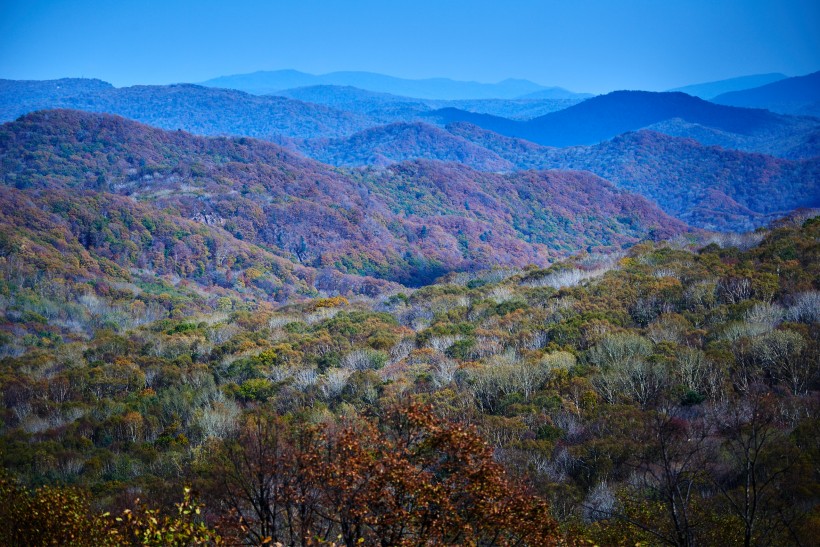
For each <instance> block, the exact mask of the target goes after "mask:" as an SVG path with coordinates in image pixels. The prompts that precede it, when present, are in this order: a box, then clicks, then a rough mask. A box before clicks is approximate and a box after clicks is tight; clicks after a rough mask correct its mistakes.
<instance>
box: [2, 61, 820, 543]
mask: <svg viewBox="0 0 820 547" xmlns="http://www.w3.org/2000/svg"><path fill="white" fill-rule="evenodd" d="M297 75H298V74H297ZM251 76H253V78H251V80H253V79H256V80H258V79H259V78H263V77H268V76H270V74H268V75H267V76H266V75H265V74H264V73H261V74H257V75H251ZM276 76H277V77H282V78H286V79H287V78H289V77H291V76H293V74H288V73H284V74H276ZM789 80H795V79H787V80H783V81H784V82H786V83H785V84H783V85H785V88H788V89H792V88H793V87H794V85H795V84H794V82H791V83H789ZM249 81H250V80H249ZM801 82H803V81H802V80H801V81H800V82H797V84H800V85H802V83H801ZM434 83H435V82H434ZM776 83H777V84H780V82H776ZM428 84H429V82H428ZM439 84H441V82H439ZM445 84H446V82H445ZM519 84H520V82H519V83H518V84H517V83H516V82H514V81H513V82H507V83H506V84H505V85H507V86H512V87H513V88H515V87H516V86H518V85H519ZM442 85H444V84H442ZM447 85H449V84H447ZM476 85H479V84H476ZM499 85H501V84H499ZM783 85H781V86H780V87H778V88H776V89H775V91H777V90H778V89H781V88H783ZM798 88H799V89H798V91H800V90H802V89H803V87H800V86H798ZM801 92H802V91H801ZM567 93H568V92H565V91H563V90H560V89H546V90H541V91H538V92H537V93H536V94H534V95H533V96H529V97H525V98H518V99H513V100H501V99H498V100H496V99H492V100H489V99H488V100H474V101H469V100H462V101H433V100H421V99H408V98H407V97H398V96H394V95H388V94H385V93H375V92H372V91H370V92H368V91H363V90H359V89H355V88H345V87H339V86H338V85H330V86H328V85H324V86H315V87H309V88H301V89H296V90H291V91H290V92H288V93H283V95H287V96H288V97H285V96H263V95H250V94H247V93H242V92H240V91H235V90H227V89H216V88H207V87H201V86H194V85H188V84H184V85H175V86H134V87H131V88H120V89H117V88H114V87H112V86H110V85H109V84H106V83H105V82H101V81H97V80H58V81H53V82H12V81H0V117H3V118H4V119H5V118H8V119H11V118H13V117H15V116H18V115H20V114H23V115H22V116H21V117H20V118H18V119H16V120H15V121H10V122H9V123H6V124H4V125H2V126H0V396H2V398H3V403H4V404H3V409H2V411H0V460H2V467H3V470H2V472H0V544H2V545H26V546H28V545H88V546H103V545H129V544H130V545H300V546H307V545H328V546H330V545H335V546H340V545H344V546H353V545H384V546H387V545H442V544H451V545H476V546H477V545H481V546H491V545H499V546H500V545H505V546H506V545H510V546H511V545H522V546H523V545H530V546H544V545H623V546H632V545H673V546H687V547H694V546H696V545H727V546H732V545H743V546H787V545H805V546H809V545H814V544H816V543H817V538H818V537H820V421H818V403H819V402H820V398H818V395H820V216H818V215H817V213H818V211H817V210H816V209H815V210H812V209H811V208H812V207H818V206H820V191H819V190H818V180H820V179H819V178H818V174H820V173H819V172H818V159H817V151H818V149H817V144H818V142H820V140H818V138H817V136H818V135H819V134H820V120H818V119H816V118H809V117H797V116H786V115H777V114H773V113H771V112H767V111H764V110H752V109H742V108H733V107H728V106H722V105H717V104H713V103H708V102H705V101H702V100H700V99H696V98H694V97H690V96H687V95H684V94H682V93H644V92H617V93H611V94H609V95H605V96H600V97H595V98H592V99H589V100H586V101H584V102H580V103H578V104H575V103H577V102H578V101H580V100H581V99H582V97H579V96H572V94H569V96H565V94H567ZM556 94H557V95H556ZM792 94H794V93H792ZM775 95H776V96H773V95H770V94H768V93H767V94H766V97H768V99H767V100H770V99H771V100H774V99H777V100H782V99H783V97H784V96H786V95H783V94H775ZM515 96H516V97H517V96H518V95H515ZM772 97H774V99H772ZM812 97H814V95H810V96H809V99H812ZM809 99H807V100H809ZM750 100H751V99H750ZM761 100H762V99H761ZM812 100H813V99H812ZM302 101H311V102H302ZM561 101H568V102H570V103H572V104H573V106H569V105H567V104H563V103H561V104H559V103H560V102H561ZM807 104H809V105H810V104H813V103H807ZM558 106H569V108H565V109H563V110H560V111H558V112H552V110H555V109H557V108H558ZM45 107H48V108H55V107H70V108H77V109H79V110H44V111H38V112H32V111H33V110H37V109H39V108H45ZM436 108H439V109H440V110H433V109H436ZM462 108H463V109H465V110H461V109H462ZM800 108H803V106H801V107H800ZM467 110H470V112H468V111H467ZM89 111H91V112H89ZM102 112H108V113H102ZM110 113H119V114H121V115H124V116H127V117H129V118H132V119H136V120H140V121H144V122H147V123H151V124H153V125H157V126H159V127H162V128H165V129H166V130H163V129H159V128H156V127H149V126H146V125H142V124H141V123H138V122H137V121H132V120H129V119H125V118H121V117H119V116H116V115H112V114H110ZM493 114H498V115H504V116H508V118H499V117H497V116H494V115H493ZM513 118H515V119H513ZM450 122H452V123H450ZM593 122H594V123H593ZM168 129H170V130H168ZM182 129H184V130H185V131H183V130H182ZM186 131H192V132H193V133H199V134H203V135H218V136H211V137H205V136H196V135H194V134H191V133H188V132H186ZM624 131H629V132H627V133H623V132H624ZM226 135H237V136H236V137H230V136H226ZM251 137H259V138H262V139H265V140H256V139H254V138H251ZM520 137H526V138H529V139H531V141H527V140H523V139H522V138H520ZM556 139H558V140H556ZM562 139H563V140H562ZM604 139H608V140H605V141H604V142H599V141H602V140H604ZM536 142H540V143H541V144H536ZM550 144H562V145H563V144H572V145H577V146H570V147H567V148H552V147H550V146H546V145H550ZM715 144H719V145H721V146H726V147H727V148H731V149H724V148H719V147H717V146H710V145H715ZM739 150H744V151H739ZM297 151H298V152H297ZM766 154H770V155H766ZM305 156H310V157H314V158H319V159H320V160H321V161H325V162H327V163H329V164H331V165H328V164H324V163H319V161H316V160H315V159H309V158H308V157H305ZM544 169H548V170H544ZM778 219H779V220H778ZM707 230H718V231H717V232H715V231H707ZM721 231H725V232H721Z"/></svg>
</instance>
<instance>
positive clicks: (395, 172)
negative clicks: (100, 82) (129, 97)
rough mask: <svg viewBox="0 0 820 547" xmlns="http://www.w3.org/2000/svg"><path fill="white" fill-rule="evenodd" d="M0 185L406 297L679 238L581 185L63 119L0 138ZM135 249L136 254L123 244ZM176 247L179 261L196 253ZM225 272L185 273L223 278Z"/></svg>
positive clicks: (584, 176)
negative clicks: (124, 205) (193, 227)
mask: <svg viewBox="0 0 820 547" xmlns="http://www.w3.org/2000/svg"><path fill="white" fill-rule="evenodd" d="M0 176H2V180H3V183H4V184H5V185H6V186H8V187H11V188H14V189H16V190H17V191H20V192H24V193H25V198H26V199H28V200H31V201H32V202H33V203H34V204H35V206H37V207H40V208H41V209H43V210H46V211H52V212H53V211H54V206H51V205H48V204H47V203H46V202H44V201H43V200H44V199H46V198H47V197H48V196H53V195H54V194H55V193H58V194H59V195H61V196H62V198H63V199H64V200H66V201H68V202H70V203H73V199H74V198H73V197H72V196H74V195H75V194H76V195H78V196H83V195H85V193H86V192H97V193H100V194H102V195H105V196H109V195H113V196H127V197H128V198H129V199H130V200H136V201H137V202H138V203H140V204H142V205H143V206H146V207H151V208H154V209H156V210H158V211H164V212H165V214H171V215H173V216H174V218H177V217H178V218H179V219H181V220H180V221H179V222H182V223H188V222H190V221H192V220H193V221H196V222H198V223H199V224H203V225H205V226H210V227H216V228H218V229H219V230H220V234H224V237H230V238H233V239H234V240H238V241H241V242H243V243H242V244H243V245H254V246H255V247H254V249H255V248H259V249H263V250H267V251H268V253H272V254H273V255H275V256H279V257H281V258H284V259H286V260H288V261H290V262H292V263H296V264H297V265H299V266H302V267H309V268H313V269H315V270H316V271H322V270H323V269H326V268H333V269H335V270H337V271H340V272H342V273H345V274H357V275H370V276H373V277H377V278H381V279H385V280H388V281H394V282H400V283H403V284H410V285H418V284H423V283H426V282H429V281H430V280H432V279H433V278H435V277H437V276H439V275H441V274H442V273H445V272H447V271H451V270H464V269H473V268H481V267H489V266H492V265H498V264H511V265H520V266H522V265H526V264H530V263H534V264H547V263H549V262H550V261H551V260H553V259H554V258H556V257H560V256H565V255H567V254H570V253H572V252H574V251H576V250H578V249H598V250H604V249H617V248H621V247H622V246H625V245H629V244H632V243H634V242H636V241H638V240H640V239H642V238H645V237H648V236H651V237H666V236H671V235H674V234H677V233H681V232H683V231H686V230H687V227H686V225H685V224H684V223H682V222H680V221H678V220H675V219H673V218H672V217H670V216H668V215H666V214H665V213H663V212H662V211H661V210H660V209H658V208H657V206H655V205H654V204H652V203H651V202H649V201H648V200H646V199H645V198H643V197H641V196H638V195H636V194H631V193H628V192H626V191H623V190H619V189H617V188H616V187H615V186H613V185H612V184H611V183H609V182H607V181H605V180H603V179H601V178H599V177H596V176H595V175H592V174H589V173H582V172H572V171H547V172H531V171H523V172H514V173H510V174H503V175H502V174H495V173H482V172H478V171H475V170H473V169H471V168H469V167H467V166H464V165H459V164H453V163H441V162H435V161H421V160H418V161H411V162H405V163H400V164H396V165H393V166H390V167H389V168H387V169H375V170H373V169H364V170H361V169H359V170H352V171H339V170H338V169H336V168H331V167H328V166H326V165H324V164H321V163H318V162H315V161H313V160H308V159H304V158H300V157H298V156H295V155H293V154H292V153H289V152H287V151H286V150H284V149H283V148H281V147H279V146H277V145H275V144H272V143H267V142H263V141H258V140H253V139H248V138H239V139H227V138H204V137H197V136H193V135H190V134H188V133H185V132H182V131H173V132H166V131H162V130H160V129H156V128H151V127H148V126H145V125H141V124H139V123H136V122H132V121H129V120H126V119H123V118H120V117H115V116H111V115H104V114H93V113H85V112H78V111H68V110H57V111H43V112H38V113H34V114H30V115H27V116H24V117H22V118H20V119H19V120H17V121H15V122H11V123H7V124H5V125H4V126H2V130H0ZM48 199H51V198H48ZM106 199H110V200H111V204H112V206H113V205H114V204H116V203H120V202H121V201H119V200H121V198H120V197H117V198H116V199H115V198H108V197H107V198H106ZM59 207H80V206H79V205H73V206H71V205H60V206H59ZM126 216H128V215H126ZM131 216H134V215H131ZM92 224H93V223H92ZM102 224H103V225H105V224H106V222H105V221H103V222H102ZM99 229H102V228H99ZM98 231H99V230H98ZM72 233H74V235H75V237H78V238H79V240H80V241H81V242H86V243H89V242H91V243H89V244H93V243H94V242H97V241H103V242H106V245H108V246H109V247H110V244H111V243H112V241H111V240H113V242H115V243H116V245H115V246H116V247H117V249H119V251H118V252H115V251H113V250H112V251H110V252H111V253H113V254H112V256H113V257H114V258H115V259H117V260H120V261H121V262H120V265H121V267H123V268H126V269H128V268H133V267H138V266H137V265H136V264H134V263H133V261H134V260H135V258H134V256H136V255H140V250H139V249H141V248H142V247H140V245H149V243H147V242H145V241H144V240H143V239H140V238H139V237H138V236H137V235H136V234H130V233H128V232H127V231H124V232H119V233H113V234H109V233H108V232H105V233H104V234H103V235H100V236H94V237H90V236H83V235H82V234H83V233H84V232H83V231H82V230H80V231H79V232H78V231H75V232H72ZM132 237H137V238H138V241H137V242H135V244H136V245H137V247H138V248H137V249H133V245H132V244H127V243H126V241H127V240H130V239H131V238H132ZM176 243H178V242H174V246H176ZM183 243H184V245H183V246H181V247H180V253H179V256H186V257H187V256H196V255H197V253H198V252H200V251H201V252H205V251H204V250H200V251H197V250H195V249H192V248H191V245H192V244H189V243H188V242H185V241H183ZM123 245H124V247H123ZM150 245H153V243H151V244H150ZM92 247H93V245H92ZM185 247H187V248H188V249H187V250H185ZM164 248H165V254H167V252H168V247H167V246H166V247H164ZM174 248H175V247H174ZM205 248H206V249H207V245H206V246H205ZM126 251H129V252H126ZM209 252H210V253H211V255H212V254H213V251H212V250H211V251H209ZM140 256H141V255H140ZM145 260H146V261H147V262H150V260H148V259H145ZM222 267H223V266H220V267H216V266H214V267H213V268H210V267H204V268H197V267H193V266H191V271H190V272H188V270H184V271H185V272H188V274H190V275H203V276H204V275H206V274H207V275H217V274H219V275H222V276H224V275H226V272H225V271H224V270H221V269H220V268H222ZM214 268H215V269H214ZM268 269H269V268H268ZM260 271H262V272H267V269H264V268H263V269H261V270H260ZM192 272H193V273H192ZM180 273H181V272H180V271H176V274H177V275H180ZM202 282H203V283H205V281H202Z"/></svg>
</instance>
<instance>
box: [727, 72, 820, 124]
mask: <svg viewBox="0 0 820 547" xmlns="http://www.w3.org/2000/svg"><path fill="white" fill-rule="evenodd" d="M714 101H715V102H716V103H719V104H726V105H732V106H742V107H747V108H766V109H768V110H771V111H772V112H779V113H781V114H797V115H803V116H818V117H820V72H814V73H812V74H807V75H806V76H797V77H795V78H787V79H785V80H780V81H777V82H774V83H770V84H768V85H762V86H760V87H755V88H754V89H746V90H743V91H734V92H731V93H723V94H721V95H718V96H717V97H715V98H714Z"/></svg>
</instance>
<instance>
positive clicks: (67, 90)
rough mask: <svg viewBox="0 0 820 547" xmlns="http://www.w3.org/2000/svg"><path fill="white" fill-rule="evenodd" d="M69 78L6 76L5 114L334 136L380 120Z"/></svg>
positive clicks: (190, 90)
mask: <svg viewBox="0 0 820 547" xmlns="http://www.w3.org/2000/svg"><path fill="white" fill-rule="evenodd" d="M71 83H72V85H70V86H67V85H66V84H65V83H64V81H63V80H53V81H48V82H35V83H31V82H18V81H10V80H5V81H3V82H2V85H0V113H2V114H3V117H2V118H1V119H2V120H3V121H9V120H12V119H14V118H16V117H17V116H19V115H21V114H25V113H28V112H31V111H34V110H44V109H50V108H73V109H77V110H85V111H90V112H106V113H110V114H117V115H120V116H125V117H128V118H131V119H133V120H137V121H140V122H143V123H148V124H151V125H155V126H157V127H161V128H164V129H172V130H176V129H184V130H186V131H190V132H193V133H197V134H202V135H237V136H249V137H257V138H265V139H271V138H277V137H280V136H285V137H297V138H312V137H336V136H341V135H349V134H351V133H354V132H356V131H360V130H362V129H364V128H365V127H370V126H372V125H375V124H376V122H375V121H373V120H369V119H367V118H366V117H364V116H359V115H356V114H352V113H350V112H344V111H341V110H336V109H334V108H330V107H327V106H322V105H315V104H308V103H304V102H302V101H296V100H292V99H287V98H285V97H258V96H255V95H249V94H247V93H243V92H241V91H232V90H227V89H213V88H207V87H202V86H196V85H190V84H178V85H168V86H133V87H124V88H114V87H111V86H110V85H109V84H106V83H105V82H100V81H98V80H73V81H71ZM35 84H36V85H35Z"/></svg>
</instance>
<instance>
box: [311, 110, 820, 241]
mask: <svg viewBox="0 0 820 547" xmlns="http://www.w3.org/2000/svg"><path fill="white" fill-rule="evenodd" d="M295 146H297V147H298V149H299V150H300V151H301V152H303V153H305V154H307V155H310V156H311V157H314V158H317V159H320V160H321V161H325V162H328V163H334V164H337V165H385V164H386V163H390V162H397V161H402V160H406V159H416V158H421V159H428V160H444V161H458V162H460V163H463V164H466V165H469V166H470V167H472V168H474V169H478V170H483V171H499V170H503V171H511V170H514V169H577V170H585V171H590V172H592V173H595V174H596V175H599V176H601V177H603V178H605V179H607V180H610V181H612V182H614V183H615V184H617V185H618V186H620V187H621V188H625V189H628V190H630V191H632V192H636V193H639V194H641V195H643V196H645V197H647V198H649V199H651V200H653V201H655V202H656V203H658V204H659V205H660V206H661V208H663V209H664V211H666V212H667V213H669V214H671V215H673V216H676V217H678V218H680V219H683V220H685V221H686V222H687V223H689V224H691V225H693V226H698V227H701V228H708V229H718V230H749V229H754V228H755V227H758V226H762V225H765V224H767V223H768V222H769V221H770V220H771V219H772V218H773V217H774V216H778V215H782V214H785V213H786V212H788V211H790V210H792V209H795V208H799V207H815V206H817V205H818V204H820V203H819V202H818V193H820V189H818V184H820V158H814V159H811V160H801V161H789V160H784V159H779V158H774V157H772V156H766V155H763V154H750V153H744V152H738V151H734V150H724V149H720V148H716V147H706V146H703V145H701V144H699V143H698V142H696V141H694V140H692V139H684V138H678V137H671V136H667V135H663V134H660V133H656V132H651V131H639V132H636V133H626V134H624V135H620V136H618V137H616V138H615V139H612V140H609V141H605V142H603V143H600V144H597V145H593V146H579V147H571V148H565V149H557V148H549V147H544V146H540V145H537V144H534V143H532V142H529V141H525V140H522V139H516V138H512V137H505V136H503V135H499V134H497V133H493V132H491V131H487V130H484V129H481V128H479V127H477V126H474V125H471V124H467V123H463V122H462V123H454V124H450V125H448V126H447V128H446V131H445V130H442V129H439V128H436V127H433V126H429V125H425V124H393V125H389V126H384V127H379V128H373V129H368V130H366V131H364V132H362V133H360V134H357V135H354V136H352V137H350V138H346V139H336V140H330V141H327V140H321V141H305V142H301V143H298V144H296V145H295Z"/></svg>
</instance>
